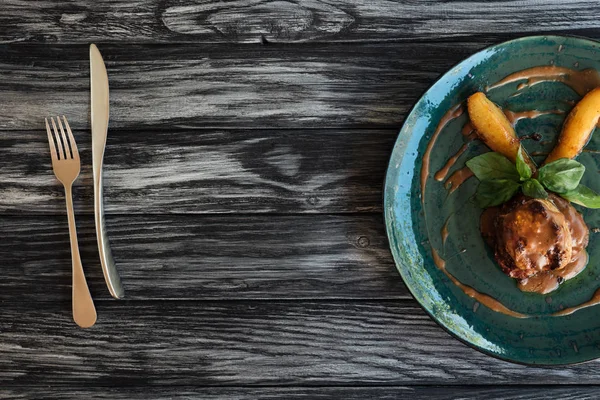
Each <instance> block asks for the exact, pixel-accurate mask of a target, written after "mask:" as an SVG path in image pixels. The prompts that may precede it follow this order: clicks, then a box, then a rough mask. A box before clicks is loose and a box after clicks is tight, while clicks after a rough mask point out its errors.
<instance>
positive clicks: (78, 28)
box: [0, 0, 600, 43]
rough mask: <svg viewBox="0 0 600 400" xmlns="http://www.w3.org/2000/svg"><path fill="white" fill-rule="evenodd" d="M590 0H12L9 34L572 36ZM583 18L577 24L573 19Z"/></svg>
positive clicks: (2, 37)
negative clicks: (542, 32) (567, 33)
mask: <svg viewBox="0 0 600 400" xmlns="http://www.w3.org/2000/svg"><path fill="white" fill-rule="evenodd" d="M594 6H595V3H594V2H590V1H570V2H565V1H560V0H551V1H544V2H540V1H536V0H526V1H519V2H514V1H494V2H487V1H484V0H476V1H453V2H445V1H427V0H418V1H385V0H339V1H326V0H316V1H303V2H292V1H256V0H241V1H235V2H233V1H229V2H223V1H218V0H211V1H202V2H199V1H192V0H168V1H159V0H152V1H130V0H118V1H114V0H103V1H94V2H88V1H82V0H78V1H74V2H68V3H63V2H60V3H56V2H43V3H37V4H36V7H32V6H31V3H30V2H24V1H19V0H8V1H4V2H3V6H2V9H1V10H0V26H1V27H2V29H1V30H0V41H3V42H5V43H6V42H21V41H36V42H37V41H47V42H54V41H60V42H63V43H65V42H71V43H72V42H76V43H82V42H83V43H87V42H90V41H113V42H114V41H120V42H125V43H130V42H132V41H134V42H152V43H154V42H199V41H207V42H248V43H253V42H254V43H258V42H260V41H261V38H263V37H264V38H266V39H267V40H269V41H277V42H302V41H353V42H356V41H373V40H393V39H408V40H415V39H418V38H424V37H425V38H429V37H436V38H452V37H457V36H464V35H473V34H476V35H478V34H483V33H504V32H520V33H522V34H525V33H534V32H537V31H539V30H540V29H541V30H546V31H555V32H556V31H558V32H560V31H563V30H570V31H571V32H573V33H578V32H587V33H588V34H589V33H590V32H589V31H590V30H594V32H595V33H596V34H598V32H599V31H598V29H599V28H600V22H599V21H598V19H597V18H596V15H595V13H594ZM574 21H576V23H574Z"/></svg>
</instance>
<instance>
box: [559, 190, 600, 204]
mask: <svg viewBox="0 0 600 400" xmlns="http://www.w3.org/2000/svg"><path fill="white" fill-rule="evenodd" d="M561 197H562V198H564V199H567V200H569V201H570V202H571V203H576V204H579V205H582V206H584V207H587V208H600V194H598V193H596V192H595V191H593V190H592V189H590V188H589V187H587V186H583V185H579V186H577V188H576V189H575V190H571V191H569V192H567V193H561Z"/></svg>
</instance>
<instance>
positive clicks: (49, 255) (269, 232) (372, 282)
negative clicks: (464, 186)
mask: <svg viewBox="0 0 600 400" xmlns="http://www.w3.org/2000/svg"><path fill="white" fill-rule="evenodd" d="M78 222H79V240H80V248H81V251H82V259H83V265H84V268H85V269H86V271H87V276H88V280H89V282H90V285H91V290H92V293H93V295H94V296H95V297H96V298H108V297H109V296H108V293H107V290H106V287H105V284H104V279H103V277H102V274H101V272H100V265H99V260H98V254H97V247H96V241H95V231H94V228H93V217H92V216H86V217H81V218H79V221H78ZM107 229H108V232H109V237H110V239H111V242H112V245H113V246H112V248H113V253H114V256H115V259H116V261H117V265H118V266H119V269H120V271H121V276H122V278H123V283H124V285H125V290H126V292H127V298H128V299H133V300H154V299H178V300H181V299H301V298H304V299H306V298H318V299H324V298H330V299H335V298H338V299H339V298H359V299H375V298H377V299H393V298H399V297H402V298H409V295H408V293H407V291H406V289H405V287H404V285H403V284H402V279H401V278H400V276H399V274H398V272H397V271H396V268H395V266H394V264H393V261H392V258H391V255H390V253H389V251H388V248H387V239H386V237H385V232H384V226H383V218H382V216H381V215H379V214H375V215H365V216H358V215H348V216H327V215H320V216H273V215H268V216H242V215H236V216H192V215H185V216H172V215H171V216H169V215H165V216H127V215H125V216H109V217H108V220H107ZM0 237H1V238H2V240H1V241H0V265H1V266H3V269H2V276H3V279H1V280H0V302H22V301H24V300H27V301H31V302H35V301H39V300H42V299H43V300H45V301H61V300H62V301H68V300H69V299H70V296H71V292H70V290H71V289H70V285H71V278H70V276H71V271H70V269H71V258H70V257H71V256H70V250H69V241H68V228H67V221H66V217H64V216H44V217H25V216H22V217H18V216H17V217H6V216H4V217H0ZM0 332H1V331H0Z"/></svg>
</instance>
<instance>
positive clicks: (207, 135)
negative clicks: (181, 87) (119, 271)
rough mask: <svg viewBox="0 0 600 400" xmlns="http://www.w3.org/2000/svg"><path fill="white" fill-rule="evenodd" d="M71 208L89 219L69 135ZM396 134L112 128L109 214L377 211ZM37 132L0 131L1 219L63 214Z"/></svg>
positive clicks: (86, 150) (88, 197)
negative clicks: (73, 180)
mask: <svg viewBox="0 0 600 400" xmlns="http://www.w3.org/2000/svg"><path fill="white" fill-rule="evenodd" d="M75 136H76V139H77V141H78V147H79V149H80V152H81V157H82V174H81V177H80V179H79V181H77V182H76V186H75V192H74V193H75V209H76V211H77V212H78V213H79V214H81V213H88V214H91V213H93V191H92V178H91V137H90V135H89V133H88V132H86V131H84V130H79V131H75ZM396 136H397V131H396V130H354V131H348V130H242V131H240V130H236V131H232V130H225V131H223V130H216V131H215V130H184V131H178V130H177V131H144V132H139V131H116V132H111V135H110V137H109V140H108V146H107V149H106V153H105V154H106V158H105V169H104V171H105V174H104V177H105V207H106V211H107V212H108V213H121V214H124V213H127V214H130V213H137V214H149V213H203V214H206V213H265V212H278V213H295V214H299V213H332V212H335V213H340V212H381V208H382V205H381V204H382V200H381V199H382V187H383V181H384V175H385V171H386V168H387V162H388V158H389V155H390V153H391V149H392V147H393V144H394V141H395V140H396ZM63 197H64V195H63V188H62V185H61V184H60V183H59V182H58V181H57V180H56V179H55V178H54V174H53V173H52V169H51V165H50V155H49V149H48V140H47V137H46V133H45V131H34V132H26V131H8V132H0V213H4V214H7V213H10V214H20V213H24V212H25V213H27V214H34V213H50V214H65V212H66V211H65V210H66V209H65V206H64V203H63V201H62V200H61V199H62V198H63Z"/></svg>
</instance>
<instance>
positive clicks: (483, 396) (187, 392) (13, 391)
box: [0, 385, 600, 400]
mask: <svg viewBox="0 0 600 400" xmlns="http://www.w3.org/2000/svg"><path fill="white" fill-rule="evenodd" d="M598 390H600V388H599V387H598V386H567V387H543V388H540V387H527V386H492V387H482V386H472V387H456V386H369V387H329V386H325V387H262V388H257V387H187V386H183V387H182V386H170V387H166V386H159V387H152V388H149V387H147V386H144V387H91V388H90V387H85V388H84V387H72V386H54V385H52V386H47V387H31V386H29V387H14V388H10V387H9V388H5V389H0V397H2V398H9V399H15V400H17V399H30V398H44V399H48V400H54V399H56V400H66V399H77V400H80V399H83V398H86V399H107V400H111V399H127V400H138V399H140V400H167V399H168V400H190V399H206V400H213V399H236V400H254V399H289V400H296V399H317V400H328V399H347V400H365V399H381V400H393V399H394V400H395V399H411V400H458V399H479V400H546V399H562V400H593V399H596V398H597V397H598Z"/></svg>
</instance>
